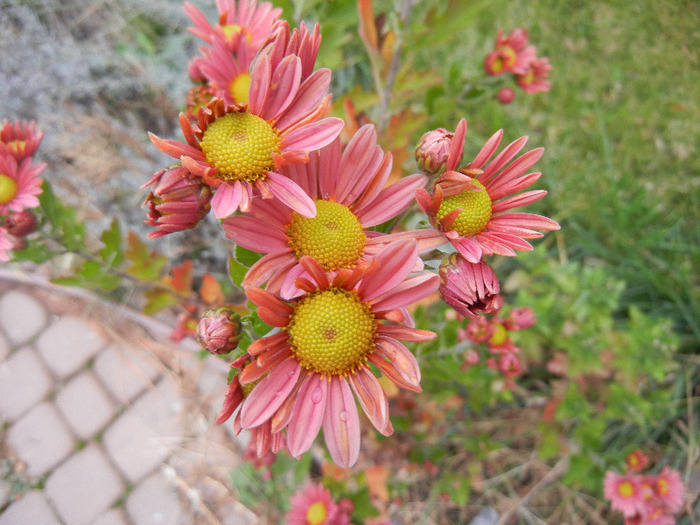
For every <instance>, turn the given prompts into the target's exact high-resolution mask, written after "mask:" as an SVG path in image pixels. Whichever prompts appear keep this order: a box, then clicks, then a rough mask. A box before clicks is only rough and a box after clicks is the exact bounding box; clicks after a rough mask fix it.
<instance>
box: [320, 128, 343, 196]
mask: <svg viewBox="0 0 700 525" xmlns="http://www.w3.org/2000/svg"><path fill="white" fill-rule="evenodd" d="M318 153H319V167H318V175H319V176H318V190H319V193H320V196H321V198H323V199H326V200H329V199H334V198H335V193H336V185H337V184H338V177H337V173H338V171H339V170H340V157H341V147H340V138H336V139H335V140H334V141H333V142H331V143H330V144H329V145H328V146H326V147H324V148H323V149H321V150H319V152H318Z"/></svg>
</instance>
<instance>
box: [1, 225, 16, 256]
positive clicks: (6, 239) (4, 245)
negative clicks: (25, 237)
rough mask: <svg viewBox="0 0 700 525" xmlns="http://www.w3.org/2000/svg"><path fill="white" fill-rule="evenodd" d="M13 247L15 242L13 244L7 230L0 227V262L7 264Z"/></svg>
mask: <svg viewBox="0 0 700 525" xmlns="http://www.w3.org/2000/svg"><path fill="white" fill-rule="evenodd" d="M13 246H14V242H12V239H11V238H10V236H9V234H8V233H7V231H6V230H5V228H2V227H0V261H2V262H7V261H9V260H10V251H11V250H12V247H13Z"/></svg>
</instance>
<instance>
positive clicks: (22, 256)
mask: <svg viewBox="0 0 700 525" xmlns="http://www.w3.org/2000/svg"><path fill="white" fill-rule="evenodd" d="M10 257H11V260H12V261H15V262H20V261H31V262H33V263H36V264H41V263H44V262H46V261H48V260H49V259H51V258H52V257H53V253H51V251H49V249H48V248H47V247H46V245H44V243H41V242H38V241H33V242H31V243H28V244H27V247H26V248H24V249H22V250H16V251H12V252H10Z"/></svg>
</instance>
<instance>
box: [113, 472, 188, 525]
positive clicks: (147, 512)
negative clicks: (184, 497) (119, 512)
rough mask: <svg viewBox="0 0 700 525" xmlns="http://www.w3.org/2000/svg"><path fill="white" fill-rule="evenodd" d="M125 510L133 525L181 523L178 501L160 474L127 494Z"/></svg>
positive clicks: (173, 490) (174, 524) (173, 491)
mask: <svg viewBox="0 0 700 525" xmlns="http://www.w3.org/2000/svg"><path fill="white" fill-rule="evenodd" d="M126 510H127V512H128V513H129V516H130V517H131V519H132V520H133V522H134V524H135V525H147V524H148V525H150V524H156V523H157V524H159V525H179V524H180V523H181V510H182V508H181V506H180V500H179V499H178V497H177V494H176V492H175V489H174V488H173V487H171V486H170V484H169V483H168V482H167V480H166V479H165V477H164V476H163V475H162V474H161V473H156V474H153V475H152V476H150V477H149V478H147V479H145V480H144V481H143V483H140V484H139V485H138V486H137V487H136V488H135V489H134V490H133V491H132V492H131V494H129V497H128V498H127V499H126ZM185 523H186V522H185Z"/></svg>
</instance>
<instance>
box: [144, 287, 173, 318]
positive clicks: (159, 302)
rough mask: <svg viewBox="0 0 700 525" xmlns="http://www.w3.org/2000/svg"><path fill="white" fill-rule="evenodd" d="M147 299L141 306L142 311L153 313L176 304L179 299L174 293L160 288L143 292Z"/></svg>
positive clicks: (148, 313) (147, 313)
mask: <svg viewBox="0 0 700 525" xmlns="http://www.w3.org/2000/svg"><path fill="white" fill-rule="evenodd" d="M144 296H145V297H146V299H148V301H147V302H146V304H145V306H144V307H143V313H145V314H146V315H153V314H156V313H158V312H160V311H161V310H163V309H165V308H168V307H169V306H173V305H176V304H177V303H178V302H179V300H178V298H177V297H175V295H174V294H172V293H169V292H167V291H166V290H162V289H151V290H147V291H146V292H144Z"/></svg>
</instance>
